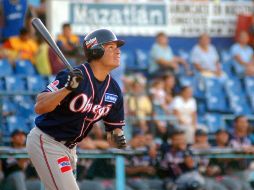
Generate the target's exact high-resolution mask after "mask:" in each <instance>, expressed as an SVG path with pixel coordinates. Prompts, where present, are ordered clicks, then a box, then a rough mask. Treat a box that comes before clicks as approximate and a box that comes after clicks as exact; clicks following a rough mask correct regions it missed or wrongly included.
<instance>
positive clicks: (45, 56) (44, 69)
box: [35, 35, 57, 76]
mask: <svg viewBox="0 0 254 190" xmlns="http://www.w3.org/2000/svg"><path fill="white" fill-rule="evenodd" d="M37 42H38V45H39V47H38V52H37V54H36V56H35V67H36V69H37V71H38V73H39V74H40V75H45V76H49V75H51V74H52V67H51V62H50V59H49V46H48V44H47V43H46V42H45V41H44V40H43V39H42V37H41V36H40V35H38V36H37ZM54 64H57V63H54Z"/></svg>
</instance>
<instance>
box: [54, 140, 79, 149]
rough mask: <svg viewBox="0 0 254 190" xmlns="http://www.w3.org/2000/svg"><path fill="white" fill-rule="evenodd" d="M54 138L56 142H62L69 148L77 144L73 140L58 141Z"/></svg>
mask: <svg viewBox="0 0 254 190" xmlns="http://www.w3.org/2000/svg"><path fill="white" fill-rule="evenodd" d="M55 140H56V141H57V142H60V143H62V144H63V145H64V146H66V147H67V148H69V149H73V148H74V147H75V146H76V145H77V143H74V142H73V141H59V140H57V139H55Z"/></svg>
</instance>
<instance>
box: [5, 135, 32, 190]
mask: <svg viewBox="0 0 254 190" xmlns="http://www.w3.org/2000/svg"><path fill="white" fill-rule="evenodd" d="M25 142H26V134H25V133H24V132H23V131H22V130H14V131H13V132H12V134H11V147H12V148H15V149H23V148H25ZM28 163H29V160H28V159H17V158H14V157H9V158H7V159H3V160H2V169H3V173H4V177H5V178H4V187H3V190H5V189H6V190H8V189H12V190H26V183H25V173H24V171H25V169H26V167H27V165H28Z"/></svg>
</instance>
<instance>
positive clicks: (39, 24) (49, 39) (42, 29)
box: [32, 18, 73, 72]
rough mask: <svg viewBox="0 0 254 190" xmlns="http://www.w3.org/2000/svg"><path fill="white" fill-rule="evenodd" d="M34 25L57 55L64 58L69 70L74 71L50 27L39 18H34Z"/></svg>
mask: <svg viewBox="0 0 254 190" xmlns="http://www.w3.org/2000/svg"><path fill="white" fill-rule="evenodd" d="M32 25H33V27H34V28H35V29H36V30H37V31H38V32H39V33H40V34H41V36H42V37H43V39H44V40H45V41H46V42H47V43H48V45H49V46H50V47H51V48H52V49H53V51H54V52H55V53H56V54H57V56H58V57H59V58H60V59H61V60H62V62H63V63H64V65H65V66H66V67H67V69H68V70H69V71H71V72H73V68H72V66H71V65H70V63H69V62H68V61H67V59H66V58H65V57H64V55H63V53H62V52H61V50H60V49H59V47H58V46H57V45H56V42H55V41H54V40H53V38H52V36H51V35H50V33H49V31H48V29H47V28H46V27H45V26H44V24H43V23H42V22H41V20H40V19H39V18H33V20H32Z"/></svg>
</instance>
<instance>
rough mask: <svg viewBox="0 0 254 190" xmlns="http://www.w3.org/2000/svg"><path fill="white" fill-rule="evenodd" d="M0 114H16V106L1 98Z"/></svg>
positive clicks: (7, 99)
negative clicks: (0, 111) (0, 112)
mask: <svg viewBox="0 0 254 190" xmlns="http://www.w3.org/2000/svg"><path fill="white" fill-rule="evenodd" d="M2 106H3V107H2V112H3V115H5V114H7V115H9V114H16V112H17V110H18V109H17V106H16V104H15V103H14V102H13V101H11V100H10V99H9V98H3V99H2Z"/></svg>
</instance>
